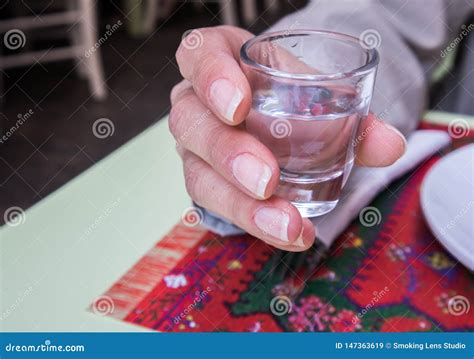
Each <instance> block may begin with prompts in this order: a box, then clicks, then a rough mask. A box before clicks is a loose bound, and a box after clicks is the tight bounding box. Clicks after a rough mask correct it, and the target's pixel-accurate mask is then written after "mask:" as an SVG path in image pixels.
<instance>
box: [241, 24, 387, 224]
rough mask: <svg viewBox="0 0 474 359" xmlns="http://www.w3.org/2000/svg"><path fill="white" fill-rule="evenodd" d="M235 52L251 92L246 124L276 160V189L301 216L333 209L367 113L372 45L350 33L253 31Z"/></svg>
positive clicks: (371, 81)
mask: <svg viewBox="0 0 474 359" xmlns="http://www.w3.org/2000/svg"><path fill="white" fill-rule="evenodd" d="M240 57H241V63H242V67H243V70H244V72H245V74H246V76H247V78H248V80H249V83H250V86H251V89H252V94H253V105H252V109H251V111H250V114H249V116H248V118H247V120H246V122H245V126H246V129H247V131H248V132H249V133H251V134H252V135H253V136H254V137H256V138H257V139H258V140H260V141H261V142H262V143H263V144H265V145H266V146H267V147H268V148H269V149H270V150H271V151H272V152H273V154H274V155H275V157H276V159H277V161H278V164H279V166H280V171H281V175H280V185H279V186H278V189H277V192H276V195H277V196H279V197H282V198H285V199H287V200H289V201H290V202H291V203H292V204H293V205H294V206H295V207H296V208H298V210H299V211H300V213H301V215H302V216H303V217H316V216H320V215H323V214H325V213H327V212H329V211H331V210H332V209H333V208H334V207H335V206H336V204H337V202H338V200H339V197H340V194H341V189H342V187H343V186H344V184H345V182H346V181H347V178H348V175H349V173H350V171H351V169H352V166H353V163H354V147H355V145H356V141H355V138H356V135H357V132H358V128H359V123H360V121H361V118H363V117H365V116H367V114H368V111H369V105H370V100H371V97H372V92H373V87H374V81H375V74H376V70H377V64H378V53H377V51H376V50H375V49H369V48H368V47H367V46H364V43H360V42H359V39H357V38H355V37H352V36H349V35H344V34H339V33H334V32H326V31H315V30H288V31H282V32H274V33H266V34H263V35H260V36H257V37H254V38H253V39H251V40H249V41H248V42H247V43H245V44H244V45H243V46H242V49H241V52H240Z"/></svg>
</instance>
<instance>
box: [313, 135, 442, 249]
mask: <svg viewBox="0 0 474 359" xmlns="http://www.w3.org/2000/svg"><path fill="white" fill-rule="evenodd" d="M407 142H408V146H407V151H406V152H405V154H404V155H403V156H402V157H401V158H400V159H399V160H398V161H397V162H395V163H394V164H393V165H391V166H388V167H379V168H369V167H356V168H354V170H353V171H352V173H351V175H350V176H349V180H348V181H347V183H346V185H345V186H344V189H343V191H342V196H341V200H340V201H339V203H338V204H337V206H336V208H335V209H333V210H332V211H331V212H330V213H328V214H326V215H324V216H321V217H316V218H314V219H313V221H312V222H313V223H314V224H315V225H316V228H317V230H316V235H317V237H318V238H319V239H320V240H321V242H323V243H324V244H325V245H326V246H327V247H330V246H331V244H332V243H333V242H334V240H335V239H336V238H337V237H338V236H339V235H340V234H341V233H342V232H343V231H344V230H345V229H346V227H347V226H348V225H349V224H350V223H351V222H352V221H353V220H354V219H355V218H356V217H358V216H359V213H361V210H362V209H364V208H365V207H366V206H368V205H369V204H370V202H372V200H373V199H374V198H375V197H376V196H377V195H378V194H379V193H380V192H382V191H383V190H385V189H386V188H387V187H388V185H389V184H390V183H391V182H393V181H394V180H396V179H398V178H400V177H401V176H403V175H404V174H405V173H407V172H408V171H410V170H412V169H414V168H416V167H417V166H418V165H420V164H421V163H422V162H424V161H425V160H427V159H428V158H429V157H431V156H432V155H434V154H435V153H436V152H437V151H439V150H441V149H442V148H443V147H445V146H446V145H448V144H449V143H450V142H451V139H450V137H449V135H448V134H447V133H446V132H444V131H438V130H418V131H415V132H413V133H412V134H411V135H410V137H409V138H408V140H407ZM368 211H369V210H368ZM374 211H375V210H374ZM366 215H367V216H370V214H369V213H368V212H366ZM372 215H375V216H377V214H376V212H372ZM367 218H368V220H372V219H374V218H370V217H367Z"/></svg>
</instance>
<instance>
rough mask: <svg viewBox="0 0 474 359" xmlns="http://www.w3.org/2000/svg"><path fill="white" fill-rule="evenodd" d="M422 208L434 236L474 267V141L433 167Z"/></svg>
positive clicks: (426, 181) (456, 255) (426, 183)
mask: <svg viewBox="0 0 474 359" xmlns="http://www.w3.org/2000/svg"><path fill="white" fill-rule="evenodd" d="M421 208H422V210H423V213H424V215H425V218H426V221H427V222H428V225H429V227H430V228H431V230H432V232H433V234H434V235H435V237H436V238H437V239H438V240H439V241H440V242H441V243H442V244H443V246H444V247H445V248H446V249H447V250H448V251H449V252H450V253H451V254H452V255H453V256H454V257H455V258H457V259H458V260H459V261H460V262H461V263H462V264H464V265H465V266H466V267H467V268H469V269H470V270H471V271H474V144H472V145H468V146H463V147H462V148H460V149H458V150H456V151H454V152H452V153H450V154H448V155H447V156H445V157H443V158H442V159H441V160H440V161H439V162H438V163H436V164H435V165H434V166H433V168H431V169H430V171H429V172H428V174H427V175H426V177H425V179H424V180H423V184H422V187H421Z"/></svg>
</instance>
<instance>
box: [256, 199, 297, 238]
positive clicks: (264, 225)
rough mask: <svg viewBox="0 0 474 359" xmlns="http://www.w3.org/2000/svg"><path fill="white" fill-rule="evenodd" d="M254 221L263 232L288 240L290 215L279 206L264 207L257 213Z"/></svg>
mask: <svg viewBox="0 0 474 359" xmlns="http://www.w3.org/2000/svg"><path fill="white" fill-rule="evenodd" d="M254 221H255V224H256V225H257V227H258V228H259V229H260V230H262V231H263V232H265V233H267V234H269V235H270V236H272V237H275V238H277V239H279V240H280V241H283V242H288V225H289V224H290V216H289V215H288V213H285V212H283V211H282V210H280V209H278V208H272V207H262V208H260V209H259V210H258V211H257V213H255V216H254Z"/></svg>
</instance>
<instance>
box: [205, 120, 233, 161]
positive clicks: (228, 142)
mask: <svg viewBox="0 0 474 359" xmlns="http://www.w3.org/2000/svg"><path fill="white" fill-rule="evenodd" d="M206 142H207V143H208V147H207V148H208V156H209V162H210V163H212V164H213V165H222V166H224V167H225V166H227V165H228V164H229V160H230V159H231V158H232V156H233V155H234V143H235V135H234V132H233V131H232V129H230V128H228V127H227V126H225V125H223V124H221V123H219V122H217V121H216V123H215V126H214V128H213V129H211V130H209V133H208V138H207V141H206Z"/></svg>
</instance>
